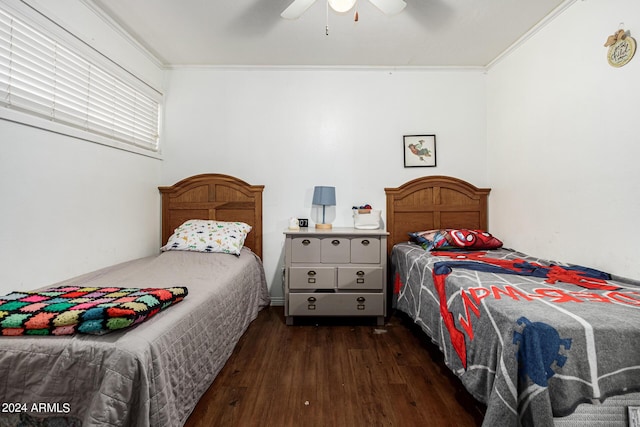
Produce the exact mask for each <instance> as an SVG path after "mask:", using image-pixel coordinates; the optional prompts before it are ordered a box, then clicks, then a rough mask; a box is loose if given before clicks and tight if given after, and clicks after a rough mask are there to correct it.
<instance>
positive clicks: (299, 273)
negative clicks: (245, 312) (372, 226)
mask: <svg viewBox="0 0 640 427" xmlns="http://www.w3.org/2000/svg"><path fill="white" fill-rule="evenodd" d="M284 234H285V236H286V238H285V280H284V301H285V303H284V309H285V317H286V322H287V325H292V324H293V318H294V317H296V316H375V317H376V320H377V323H378V325H382V324H383V323H384V317H385V316H386V314H387V312H386V292H387V290H386V278H387V254H386V248H387V234H388V233H387V232H386V231H384V230H359V229H355V228H332V229H314V228H309V229H300V230H285V232H284Z"/></svg>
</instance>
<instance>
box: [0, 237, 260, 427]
mask: <svg viewBox="0 0 640 427" xmlns="http://www.w3.org/2000/svg"><path fill="white" fill-rule="evenodd" d="M60 285H83V286H125V287H170V286H186V287H187V288H188V290H189V295H188V296H187V297H186V298H185V299H184V300H183V301H182V302H180V303H179V304H177V305H175V306H173V307H170V308H168V309H167V310H165V311H163V312H161V313H159V314H158V315H156V316H154V317H153V318H151V319H149V320H148V321H146V322H144V323H142V324H140V325H137V326H136V327H134V328H132V329H129V330H126V331H122V332H113V333H109V334H106V335H103V336H91V335H79V334H78V335H73V336H59V337H51V336H42V337H24V336H23V337H0V378H1V379H2V380H1V381H0V402H12V403H14V404H19V405H20V406H19V407H18V406H16V405H12V406H11V407H12V408H13V409H14V411H15V410H18V411H21V410H23V409H25V408H27V409H31V408H33V407H34V406H33V404H34V403H35V404H37V405H36V406H35V408H36V409H37V408H45V409H46V411H47V413H38V412H35V413H34V412H32V413H31V414H30V416H51V417H54V416H65V417H70V418H71V419H78V420H81V422H82V425H83V426H85V427H89V426H158V427H160V426H162V427H165V426H182V425H183V424H184V422H185V421H186V419H187V418H188V417H189V415H190V413H191V411H192V410H193V408H194V407H195V405H196V404H197V402H198V400H199V399H200V398H201V396H202V394H203V393H204V392H205V391H206V390H207V389H208V387H209V386H210V385H211V383H212V382H213V380H214V379H215V377H216V375H217V374H218V372H219V371H220V370H221V369H222V367H223V366H224V364H225V362H226V361H227V359H228V358H229V356H230V355H231V353H232V351H233V349H234V347H235V345H236V343H237V342H238V340H239V339H240V337H241V336H242V334H243V333H244V331H245V330H246V328H247V327H248V325H249V323H250V322H251V321H252V320H253V319H255V318H256V316H257V314H258V311H259V310H260V308H262V307H264V306H266V305H268V304H269V295H268V291H267V285H266V281H265V276H264V269H263V268H262V263H261V261H260V259H259V258H258V257H257V256H255V255H254V254H253V252H251V251H250V250H249V249H246V248H243V249H242V253H241V255H240V256H234V255H228V254H210V253H196V252H186V251H169V252H164V253H162V254H161V255H159V256H157V257H150V258H144V259H140V260H135V261H131V262H127V263H123V264H119V265H116V266H113V267H109V268H106V269H103V270H99V271H96V272H94V273H90V274H87V275H84V276H81V277H78V278H75V279H71V280H68V281H65V282H63V283H60ZM41 403H44V404H48V406H38V404H41ZM4 415H5V416H6V417H9V416H15V413H14V414H4ZM2 416H3V414H0V418H1V417H2Z"/></svg>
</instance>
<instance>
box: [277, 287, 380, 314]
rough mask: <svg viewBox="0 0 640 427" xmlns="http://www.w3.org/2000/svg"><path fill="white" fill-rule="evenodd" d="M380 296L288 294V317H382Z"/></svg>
mask: <svg viewBox="0 0 640 427" xmlns="http://www.w3.org/2000/svg"><path fill="white" fill-rule="evenodd" d="M383 303H384V298H383V295H382V294H371V293H363V292H357V293H340V294H337V293H307V292H305V293H290V294H289V313H288V315H289V316H382V315H384V304H383Z"/></svg>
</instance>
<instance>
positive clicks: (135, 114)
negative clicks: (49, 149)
mask: <svg viewBox="0 0 640 427" xmlns="http://www.w3.org/2000/svg"><path fill="white" fill-rule="evenodd" d="M106 68H107V67H100V66H99V65H96V64H95V63H92V62H89V61H88V60H86V59H85V58H83V57H82V56H80V55H79V54H78V53H76V52H74V51H73V50H72V49H71V48H69V47H67V46H65V45H63V44H62V43H61V42H59V41H57V40H55V39H53V38H52V37H49V36H48V35H47V34H44V33H43V32H41V31H38V30H37V29H36V28H35V27H33V26H30V25H29V24H27V23H26V22H24V21H22V20H20V19H19V18H17V17H15V16H13V14H11V13H10V12H8V11H6V10H2V9H1V8H0V108H2V109H7V110H5V111H4V112H5V113H8V112H9V110H13V111H16V112H21V113H24V114H26V115H28V116H32V117H33V116H35V117H40V118H42V119H46V120H45V121H43V122H44V123H46V122H47V121H49V122H54V123H59V124H62V125H65V126H72V127H74V128H76V129H81V130H83V131H87V132H90V133H91V134H94V135H98V136H100V137H106V138H109V139H111V140H115V141H117V142H119V143H124V144H125V145H127V146H130V147H136V148H137V149H138V150H134V151H138V152H140V149H141V150H142V151H146V152H154V153H157V152H158V138H159V135H158V128H159V109H160V103H159V101H158V99H157V98H154V97H152V96H149V95H148V94H147V93H146V92H145V91H143V90H140V89H139V88H136V87H135V86H136V85H135V82H133V83H132V82H131V81H125V79H122V78H120V77H119V76H116V75H115V74H114V73H112V72H108V71H105V69H106ZM131 80H133V78H132V79H131ZM139 83H140V85H143V83H142V82H139ZM147 92H148V91H147ZM1 113H2V112H0V114H1ZM24 114H23V115H22V116H24ZM0 117H2V116H0ZM16 121H20V120H16ZM116 145H117V144H116Z"/></svg>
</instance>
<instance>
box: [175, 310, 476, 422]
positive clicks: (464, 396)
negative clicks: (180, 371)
mask: <svg viewBox="0 0 640 427" xmlns="http://www.w3.org/2000/svg"><path fill="white" fill-rule="evenodd" d="M483 413H484V407H483V406H482V405H481V404H479V403H477V402H476V401H475V400H474V399H473V398H472V397H471V396H470V395H469V394H468V393H467V392H466V390H464V388H463V387H462V384H461V383H460V381H459V380H458V379H457V378H455V376H454V375H453V374H451V373H450V371H449V370H448V369H447V368H446V366H445V365H444V363H443V361H442V355H441V353H440V352H439V350H438V349H437V348H436V347H435V346H433V345H432V344H431V343H427V342H426V338H425V337H424V335H422V334H421V333H419V331H416V330H415V328H414V327H413V326H412V325H411V324H410V322H408V321H406V320H405V319H404V318H403V317H401V316H397V315H392V316H390V317H389V318H388V319H387V322H386V324H385V325H384V326H375V323H373V322H372V323H369V322H368V321H367V320H365V319H355V320H353V319H342V318H341V319H332V318H317V319H304V318H302V319H301V321H297V323H296V325H295V326H286V325H285V322H284V316H283V307H270V308H267V309H264V310H263V311H261V312H260V314H259V316H258V318H257V319H256V320H255V321H254V322H253V323H252V324H251V325H250V326H249V329H248V330H247V332H246V333H245V334H244V336H243V337H242V339H241V340H240V342H239V343H238V345H237V347H236V349H235V351H234V353H233V354H232V356H231V358H230V359H229V361H228V362H227V364H226V365H225V367H224V368H223V370H222V371H221V372H220V374H219V375H218V377H217V378H216V380H215V381H214V383H213V384H212V385H211V387H210V388H209V390H208V391H207V392H206V393H205V395H204V396H203V397H202V399H201V400H200V402H199V403H198V405H197V407H196V408H195V410H194V412H193V413H192V414H191V417H190V418H189V419H188V421H187V423H186V424H185V427H211V426H242V427H245V426H260V427H262V426H274V427H276V426H277V427H283V426H304V427H315V426H459V427H467V426H478V425H480V424H481V423H482V416H483Z"/></svg>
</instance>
